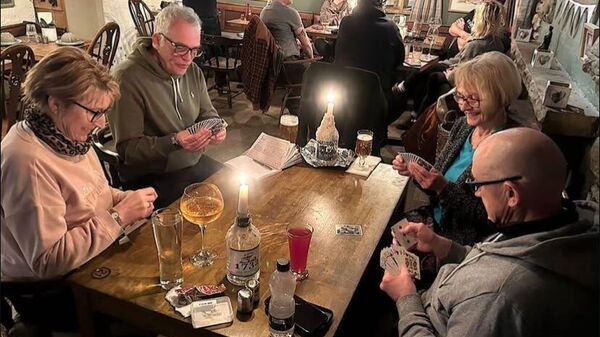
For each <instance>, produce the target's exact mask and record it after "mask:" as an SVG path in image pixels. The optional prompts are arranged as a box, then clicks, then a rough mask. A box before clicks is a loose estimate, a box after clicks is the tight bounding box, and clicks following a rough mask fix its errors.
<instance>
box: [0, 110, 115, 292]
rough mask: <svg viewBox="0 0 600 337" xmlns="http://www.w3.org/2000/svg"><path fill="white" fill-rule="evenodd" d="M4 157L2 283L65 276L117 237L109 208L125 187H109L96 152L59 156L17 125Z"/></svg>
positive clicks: (21, 124)
mask: <svg viewBox="0 0 600 337" xmlns="http://www.w3.org/2000/svg"><path fill="white" fill-rule="evenodd" d="M1 157H2V159H1V170H2V171H1V175H2V193H1V194H2V208H1V213H0V220H1V222H0V229H1V236H0V237H1V245H0V251H1V252H2V259H1V263H0V271H1V274H0V275H1V279H2V281H10V280H42V279H52V278H56V277H59V276H61V275H64V274H66V273H68V272H70V271H71V270H73V269H75V268H77V267H79V266H81V265H82V264H84V263H85V262H87V261H88V260H90V259H91V258H93V257H94V256H96V255H98V254H99V253H100V252H102V251H103V250H104V249H106V247H108V246H109V245H110V244H111V243H112V242H113V241H115V239H116V238H117V237H118V236H119V233H120V226H119V225H118V223H117V222H116V221H115V220H113V219H112V217H111V216H110V214H109V213H108V212H107V210H108V209H109V208H111V207H112V206H113V205H114V204H116V203H117V202H118V201H120V200H121V199H122V198H123V197H124V196H125V194H126V193H127V192H122V191H119V190H117V189H114V188H111V187H110V186H109V185H108V183H107V181H106V178H105V177H104V174H103V172H102V168H101V166H100V162H99V161H98V157H97V156H96V153H95V152H94V150H93V149H90V150H89V151H88V152H87V153H86V154H85V155H79V156H75V157H69V156H64V155H60V154H58V153H56V152H55V151H54V150H52V149H51V148H50V147H49V146H48V145H47V144H45V143H44V142H43V141H41V140H39V139H38V138H37V137H36V136H35V134H34V133H33V132H32V131H31V129H29V127H28V126H27V125H26V124H25V123H24V122H19V123H17V124H16V125H14V126H13V127H12V128H11V129H10V131H9V132H8V134H7V135H6V137H5V138H4V139H3V140H2V150H1Z"/></svg>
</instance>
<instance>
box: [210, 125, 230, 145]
mask: <svg viewBox="0 0 600 337" xmlns="http://www.w3.org/2000/svg"><path fill="white" fill-rule="evenodd" d="M226 136H227V129H221V130H219V132H217V133H216V134H214V135H213V136H212V137H210V144H212V145H216V144H219V143H221V142H223V141H224V140H225V137H226Z"/></svg>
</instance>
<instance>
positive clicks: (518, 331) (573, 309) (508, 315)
mask: <svg viewBox="0 0 600 337" xmlns="http://www.w3.org/2000/svg"><path fill="white" fill-rule="evenodd" d="M566 167H567V166H566V161H565V159H564V157H563V155H562V153H561V152H560V150H559V149H558V147H557V146H556V145H555V144H554V143H553V142H552V140H551V139H550V138H548V137H547V136H545V135H544V134H542V133H541V132H539V131H535V130H533V129H525V128H515V129H509V130H506V131H501V132H498V133H496V134H494V135H492V136H490V137H489V138H488V139H486V140H485V141H483V142H482V143H481V145H480V146H479V147H478V149H477V151H476V152H475V156H474V158H473V167H472V172H473V177H474V179H475V180H474V181H473V182H471V186H472V187H473V189H474V190H475V194H476V195H477V196H478V197H480V198H481V199H482V201H483V203H484V205H485V208H486V211H487V214H488V218H489V220H490V222H491V223H492V224H494V225H495V226H496V228H497V230H498V233H497V234H494V235H493V236H491V237H490V238H488V239H487V240H485V241H484V242H482V243H478V244H476V245H475V246H473V247H463V246H460V245H458V244H456V243H454V242H451V241H450V240H448V239H445V238H443V237H441V236H438V235H437V234H435V233H433V232H432V231H431V229H429V228H428V227H426V226H425V225H423V224H417V223H410V224H409V225H407V226H405V228H404V229H403V232H404V233H411V232H412V233H415V234H416V235H417V245H416V249H417V250H420V251H424V252H433V253H434V254H435V255H436V257H437V258H438V260H439V261H440V263H441V264H442V267H441V268H440V270H439V273H438V276H437V278H436V279H435V281H434V283H433V285H432V286H431V287H430V288H429V289H428V290H427V291H425V292H423V293H421V294H418V293H417V292H416V290H415V286H414V283H413V281H412V279H411V277H410V276H409V274H408V271H407V269H406V267H404V266H403V267H402V268H401V270H400V272H399V273H397V274H395V275H394V274H391V273H388V272H386V273H385V274H384V276H383V280H382V281H381V284H380V288H381V289H382V290H384V291H385V292H386V293H387V294H388V296H390V297H391V298H392V299H393V300H394V301H395V302H396V307H397V309H398V314H399V317H400V319H399V322H398V332H399V335H400V336H461V337H465V336H474V337H487V336H498V337H500V336H507V337H516V336H545V337H547V336H598V324H599V322H598V320H599V317H598V315H599V310H598V306H599V305H598V304H599V298H598V294H599V293H598V281H599V279H598V267H599V264H598V248H599V235H598V223H597V221H595V222H594V223H593V224H592V222H590V221H587V220H583V219H581V218H580V217H579V215H578V212H577V211H576V210H575V206H574V205H573V204H572V203H571V204H570V205H571V207H565V206H566V204H565V203H564V202H562V201H561V191H562V189H563V187H564V183H565V180H566ZM596 216H597V214H596ZM394 241H395V240H394ZM394 244H397V243H396V242H394Z"/></svg>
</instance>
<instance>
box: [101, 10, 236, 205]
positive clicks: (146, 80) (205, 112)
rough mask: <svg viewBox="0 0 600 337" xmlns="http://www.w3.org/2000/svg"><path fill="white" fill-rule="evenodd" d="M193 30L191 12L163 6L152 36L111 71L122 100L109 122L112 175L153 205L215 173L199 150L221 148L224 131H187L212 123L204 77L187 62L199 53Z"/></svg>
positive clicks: (197, 21) (197, 25)
mask: <svg viewBox="0 0 600 337" xmlns="http://www.w3.org/2000/svg"><path fill="white" fill-rule="evenodd" d="M200 31H201V29H200V19H199V18H198V16H197V15H196V14H195V13H194V11H193V10H192V9H191V8H188V7H183V6H168V7H166V8H164V9H163V10H161V12H160V14H158V16H157V17H156V27H155V32H154V34H153V35H152V37H151V38H140V39H139V40H138V41H137V42H136V48H135V50H134V52H133V53H132V54H131V55H130V56H129V57H128V59H127V60H125V61H124V62H123V63H121V64H119V65H118V67H117V68H116V69H115V72H114V76H115V78H116V79H117V81H118V82H119V85H120V88H121V98H120V99H119V100H118V101H117V102H116V103H115V106H114V108H113V109H112V111H111V112H109V116H108V117H109V118H108V120H109V123H110V128H111V130H112V132H113V135H114V138H115V140H116V144H117V151H118V153H119V157H120V158H121V161H122V163H121V165H120V167H119V175H120V177H121V180H122V181H123V184H124V185H125V187H126V188H127V189H131V188H134V187H135V186H138V187H135V188H140V187H142V186H144V187H146V186H152V187H154V189H155V190H156V192H157V194H158V199H157V200H156V201H155V206H156V207H164V206H166V205H169V204H170V203H171V202H173V201H174V200H176V199H177V198H179V197H180V196H181V194H182V193H183V189H184V188H185V187H186V186H187V185H189V184H191V183H194V182H199V181H202V180H204V179H205V178H207V177H208V176H210V175H211V174H212V173H214V172H215V171H216V170H218V169H219V168H220V164H219V163H217V162H216V161H214V160H212V159H210V158H208V157H206V156H202V151H204V149H205V148H206V146H208V145H210V144H218V143H220V142H222V141H223V140H224V139H225V134H226V133H225V130H221V131H220V132H218V133H216V134H213V133H212V132H211V131H210V130H208V129H201V130H199V131H198V132H197V133H195V134H190V132H188V131H187V130H186V128H187V127H189V126H191V125H193V124H194V123H196V122H198V121H201V120H203V119H206V118H209V117H218V114H217V111H216V110H215V108H214V107H213V105H212V103H211V101H210V97H209V96H208V91H207V87H206V81H205V79H204V76H203V75H202V72H201V70H200V68H198V66H197V65H196V64H195V63H193V62H192V61H193V59H194V57H196V56H197V55H198V54H199V53H200Z"/></svg>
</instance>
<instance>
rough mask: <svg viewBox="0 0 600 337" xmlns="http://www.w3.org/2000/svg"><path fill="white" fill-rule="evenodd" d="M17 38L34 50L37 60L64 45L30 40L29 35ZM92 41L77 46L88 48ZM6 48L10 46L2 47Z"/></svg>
mask: <svg viewBox="0 0 600 337" xmlns="http://www.w3.org/2000/svg"><path fill="white" fill-rule="evenodd" d="M17 38H18V39H19V40H21V41H22V42H21V44H24V45H26V46H28V47H30V48H31V49H32V50H33V54H34V55H35V60H36V61H39V60H41V59H43V58H44V57H45V56H46V55H48V54H50V53H51V52H53V51H54V50H56V49H58V48H60V47H62V46H59V45H57V44H56V43H55V42H50V43H39V42H29V38H28V37H27V36H18V37H17ZM90 43H91V41H84V43H83V44H82V45H79V46H76V47H79V48H82V49H87V47H88V46H89V45H90ZM6 48H8V46H6V47H2V48H0V50H4V49H6Z"/></svg>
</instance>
